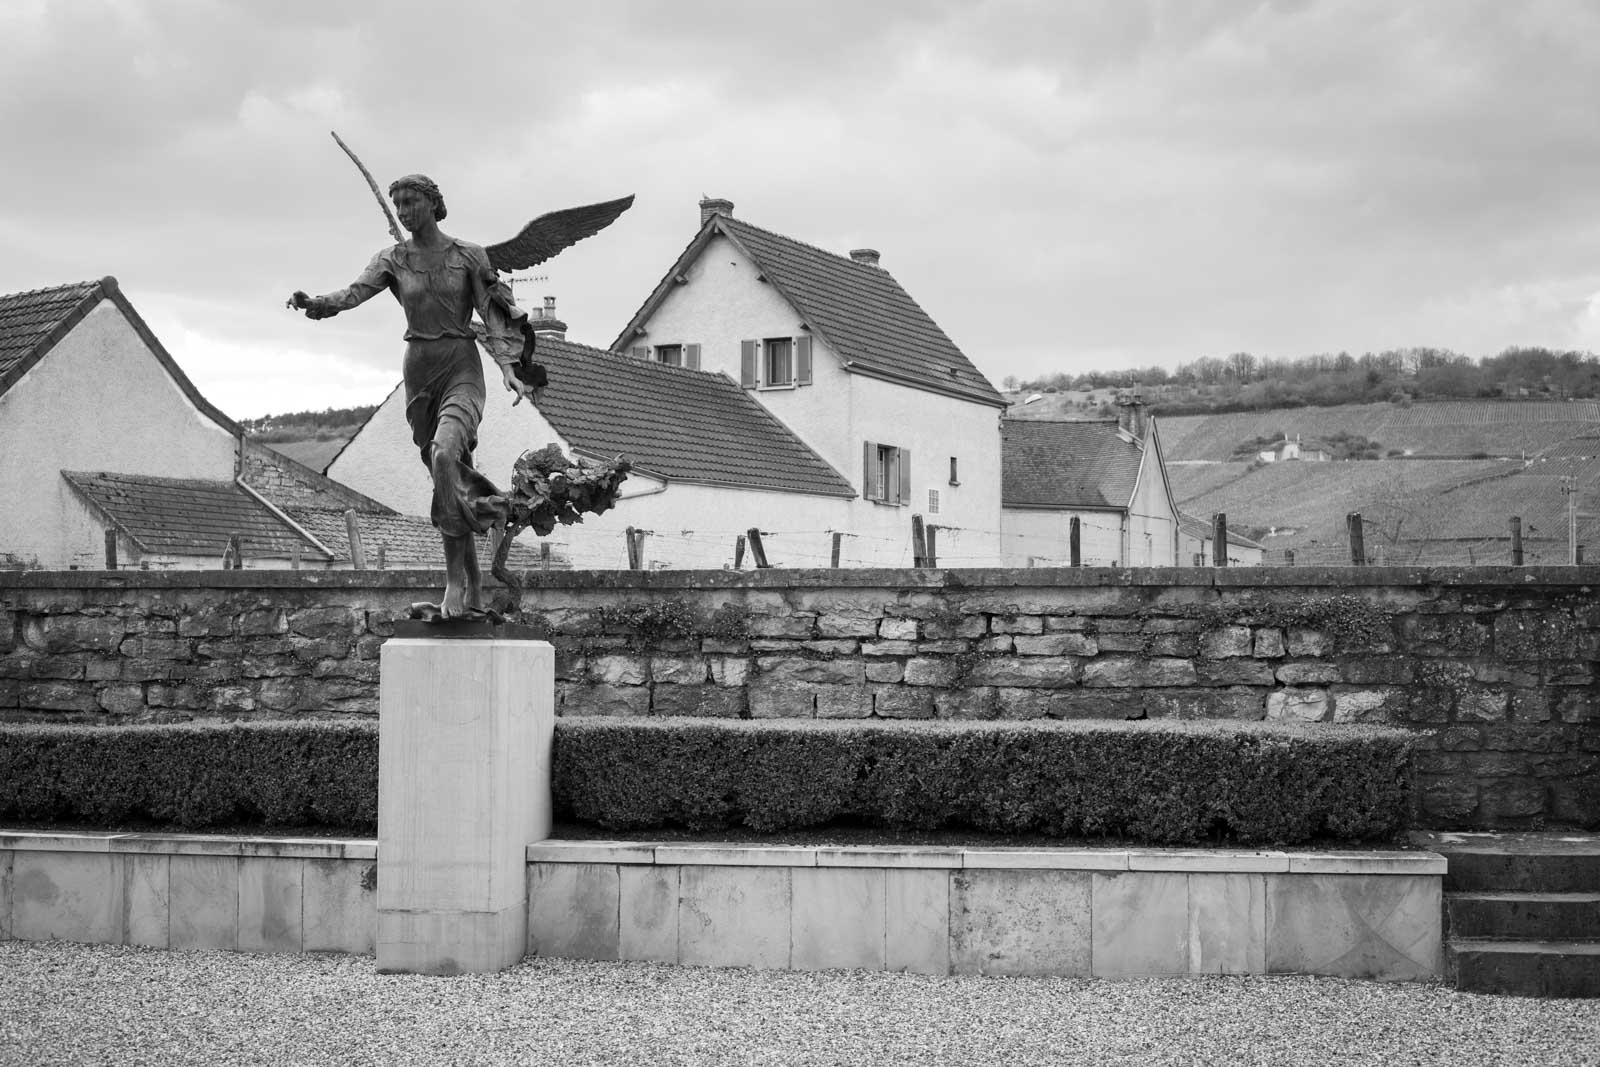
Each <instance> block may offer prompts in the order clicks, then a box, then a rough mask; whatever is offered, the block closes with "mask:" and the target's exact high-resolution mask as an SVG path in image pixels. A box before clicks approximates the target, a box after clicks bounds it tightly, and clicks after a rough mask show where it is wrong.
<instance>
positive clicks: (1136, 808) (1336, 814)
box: [555, 719, 1412, 844]
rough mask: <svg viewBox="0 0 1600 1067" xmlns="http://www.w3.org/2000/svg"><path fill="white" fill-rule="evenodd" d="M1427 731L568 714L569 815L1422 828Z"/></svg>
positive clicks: (1256, 833) (563, 755)
mask: <svg viewBox="0 0 1600 1067" xmlns="http://www.w3.org/2000/svg"><path fill="white" fill-rule="evenodd" d="M1411 744H1412V736H1411V735H1410V734H1408V733H1406V732H1405V731H1402V730H1396V729H1391V728H1385V727H1371V726H1342V725H1329V724H1321V723H1319V724H1316V725H1308V726H1291V725H1277V724H1265V723H1225V722H1148V721H1146V722H1028V723H989V722H964V723H939V722H919V723H915V724H891V723H882V724H880V723H872V724H870V725H869V724H862V723H832V722H820V721H819V722H803V723H796V722H793V721H788V722H782V721H775V722H753V721H727V722H724V721H713V720H705V719H626V720H614V719H568V720H562V721H561V723H560V724H559V727H558V730H557V733H556V745H555V806H556V812H557V814H558V815H562V816H568V817H571V818H574V819H577V820H579V821H581V822H588V823H595V824H598V825H599V826H601V827H603V828H605V829H608V830H646V829H656V828H664V827H683V828H686V829H688V830H691V831H696V832H700V831H712V830H718V829H724V828H729V827H739V826H743V827H748V828H750V829H752V830H755V831H777V830H792V829H797V828H801V827H808V826H820V825H823V824H826V823H829V822H833V821H849V822H858V823H865V824H868V825H876V826H885V827H890V828H899V829H915V830H936V829H944V828H954V827H967V828H971V829H975V830H981V831H985V832H990V833H1012V834H1016V833H1034V834H1044V835H1048V836H1052V837H1069V836H1102V835H1103V836H1115V837H1119V838H1128V839H1132V840H1135V841H1145V842H1151V843H1160V844H1194V843H1198V842H1202V841H1207V840H1217V839H1221V840H1229V841H1236V842H1240V843H1252V844H1254V843H1268V842H1275V843H1285V844H1287V843H1293V842H1300V841H1307V840H1310V839H1312V838H1318V837H1325V838H1337V839H1341V840H1376V839H1388V838H1392V837H1394V836H1395V835H1396V834H1398V833H1399V832H1400V831H1402V830H1403V829H1405V827H1406V824H1407V820H1408V813H1409V810H1410V770H1409V766H1410V751H1411Z"/></svg>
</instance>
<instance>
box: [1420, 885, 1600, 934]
mask: <svg viewBox="0 0 1600 1067" xmlns="http://www.w3.org/2000/svg"><path fill="white" fill-rule="evenodd" d="M1444 907H1445V919H1446V924H1447V925H1446V927H1445V929H1447V930H1448V931H1449V932H1450V935H1451V936H1452V937H1458V938H1471V939H1479V938H1500V939H1502V940H1515V941H1589V940H1600V893H1446V894H1445V898H1444Z"/></svg>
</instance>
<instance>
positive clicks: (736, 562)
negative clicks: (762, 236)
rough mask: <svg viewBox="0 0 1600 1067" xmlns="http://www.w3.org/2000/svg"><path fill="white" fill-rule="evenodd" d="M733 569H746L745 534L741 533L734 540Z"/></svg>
mask: <svg viewBox="0 0 1600 1067" xmlns="http://www.w3.org/2000/svg"><path fill="white" fill-rule="evenodd" d="M733 569H734V570H736V571H738V570H743V569H744V534H740V535H739V536H738V537H736V538H734V541H733Z"/></svg>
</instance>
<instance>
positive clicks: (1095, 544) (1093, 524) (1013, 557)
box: [1001, 508, 1124, 567]
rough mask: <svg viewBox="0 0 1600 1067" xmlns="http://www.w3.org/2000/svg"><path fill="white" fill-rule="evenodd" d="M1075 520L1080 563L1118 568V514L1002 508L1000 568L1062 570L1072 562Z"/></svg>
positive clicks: (1120, 557) (1120, 519) (1120, 524)
mask: <svg viewBox="0 0 1600 1067" xmlns="http://www.w3.org/2000/svg"><path fill="white" fill-rule="evenodd" d="M1074 516H1076V517H1077V519H1078V538H1079V540H1078V548H1079V554H1080V562H1081V564H1082V565H1083V566H1085V567H1118V566H1122V565H1123V562H1124V557H1123V527H1124V521H1123V516H1122V513H1121V512H1117V511H1097V510H1093V509H1087V508H1085V509H1082V510H1073V509H1069V508H1062V509H1059V510H1057V509H1047V508H1006V509H1004V511H1003V513H1002V517H1003V521H1004V523H1005V534H1004V537H1003V538H1002V543H1001V566H1005V567H1065V566H1069V565H1070V564H1071V562H1072V543H1071V536H1072V534H1071V529H1072V519H1073V517H1074Z"/></svg>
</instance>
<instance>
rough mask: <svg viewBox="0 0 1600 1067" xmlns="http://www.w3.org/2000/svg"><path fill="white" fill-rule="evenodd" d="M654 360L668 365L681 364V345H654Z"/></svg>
mask: <svg viewBox="0 0 1600 1067" xmlns="http://www.w3.org/2000/svg"><path fill="white" fill-rule="evenodd" d="M656 362H657V363H665V364H666V365H667V366H669V367H681V366H683V346H682V345H656Z"/></svg>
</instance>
